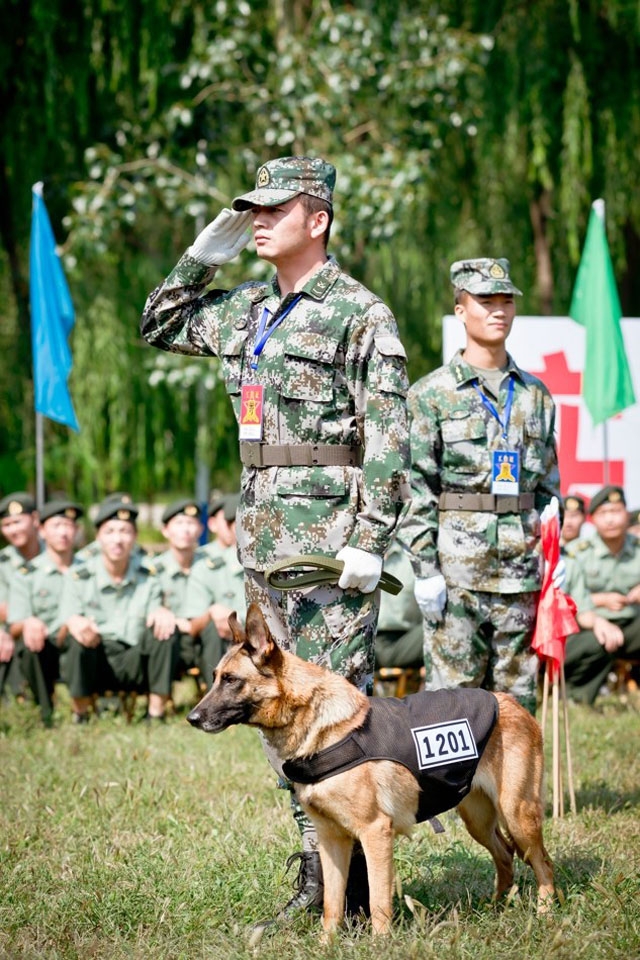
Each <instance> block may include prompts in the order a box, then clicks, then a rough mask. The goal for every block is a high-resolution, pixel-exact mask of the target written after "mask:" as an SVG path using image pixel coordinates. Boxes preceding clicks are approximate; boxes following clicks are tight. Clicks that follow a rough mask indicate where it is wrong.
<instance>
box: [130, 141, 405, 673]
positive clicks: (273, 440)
mask: <svg viewBox="0 0 640 960" xmlns="http://www.w3.org/2000/svg"><path fill="white" fill-rule="evenodd" d="M334 180H335V170H334V169H333V167H331V166H330V165H329V164H326V163H324V162H323V161H319V160H314V159H309V158H285V159H284V160H277V161H272V162H270V163H268V164H265V166H264V167H261V168H260V170H259V171H258V176H257V189H256V191H255V192H254V193H251V194H248V195H246V196H245V197H241V198H236V200H235V201H234V204H233V206H234V208H235V209H247V207H251V205H252V204H254V203H259V204H261V205H263V206H268V205H270V204H276V203H280V202H283V199H284V198H286V197H291V198H292V197H294V196H297V195H298V194H300V193H301V192H303V193H309V194H313V195H315V196H318V197H320V198H324V199H327V198H328V199H329V200H330V198H331V189H332V187H333V182H334ZM256 197H257V198H258V200H256V199H255V198H256ZM215 272H216V267H215V266H207V265H205V264H203V263H202V262H199V261H198V260H196V259H195V258H194V257H193V256H192V255H191V254H190V253H189V252H188V251H187V253H186V254H184V255H183V257H182V259H181V260H180V261H179V263H178V265H177V266H176V267H175V269H174V270H173V271H172V273H171V274H170V275H169V277H168V278H167V279H166V280H165V281H164V283H163V284H161V285H160V286H159V287H158V288H157V289H156V290H155V291H154V292H153V293H152V294H151V295H150V297H149V299H148V301H147V304H146V307H145V310H144V313H143V317H142V324H141V331H142V335H143V337H144V338H145V339H146V340H147V341H148V342H149V343H151V344H153V345H154V346H157V347H160V348H162V349H164V350H170V351H173V352H177V353H186V354H195V355H201V356H217V357H219V358H220V363H221V367H222V373H223V376H224V381H225V385H226V389H227V393H228V395H229V398H230V400H231V403H232V405H233V409H234V413H235V415H236V418H237V420H238V423H239V424H240V425H241V430H242V429H243V427H242V424H246V423H247V419H248V415H247V405H248V404H250V403H253V404H254V405H255V403H258V404H259V406H260V407H261V410H262V416H261V429H262V436H261V438H260V439H255V440H249V439H245V440H242V439H241V444H240V456H241V459H242V461H243V464H244V470H243V474H242V481H241V487H242V489H241V501H240V507H239V511H238V518H237V536H238V548H239V557H240V562H241V563H242V565H243V567H244V568H245V573H246V580H245V584H246V594H247V601H253V600H255V601H256V602H258V603H260V604H261V605H262V607H263V609H264V610H265V613H266V615H267V617H268V619H269V626H270V629H271V630H272V632H273V633H274V635H275V636H276V637H277V639H278V641H279V642H280V643H282V644H284V645H285V646H286V647H287V648H288V649H292V650H294V651H295V652H297V653H298V654H299V655H300V656H302V657H304V658H307V659H312V660H314V661H317V662H322V663H324V664H326V665H327V666H329V667H331V668H332V669H334V670H338V671H339V672H341V673H343V674H344V675H345V676H347V677H348V678H349V679H350V680H352V681H353V682H354V683H356V684H358V685H364V684H366V683H367V682H368V680H369V678H370V677H371V676H372V673H373V665H374V662H373V638H374V633H375V625H376V619H377V612H378V609H377V607H378V601H377V596H376V594H368V595H365V594H361V593H358V592H356V591H350V592H349V593H345V591H343V590H340V589H339V588H337V587H327V586H323V587H318V588H307V589H306V590H304V591H302V590H301V591H290V592H287V593H286V594H283V595H282V596H280V595H277V594H276V593H275V592H274V591H271V590H270V589H269V588H268V587H267V585H266V582H265V579H264V571H265V569H266V568H267V567H268V566H269V565H270V564H271V563H273V562H275V561H277V560H282V559H284V558H287V557H292V556H297V555H300V554H307V553H321V554H325V555H335V553H336V552H337V551H339V550H340V549H341V548H342V547H344V546H345V545H348V546H350V547H354V548H359V549H361V550H365V551H368V552H370V553H374V554H378V555H379V556H382V555H383V554H384V552H385V550H386V548H387V545H388V543H389V539H390V537H391V535H392V533H393V530H394V528H395V526H396V523H397V521H398V518H399V516H400V513H401V510H402V508H403V505H404V504H405V502H406V501H407V500H408V497H409V490H408V466H409V447H408V431H407V421H406V400H405V398H406V392H407V388H408V381H407V375H406V355H405V351H404V348H403V347H402V344H401V343H400V340H399V337H398V330H397V326H396V322H395V319H394V317H393V315H392V314H391V312H390V310H389V309H388V307H386V306H385V304H384V303H383V302H382V301H381V300H380V299H379V298H378V297H376V296H375V295H374V294H373V293H371V292H370V291H369V290H367V289H366V288H365V287H363V286H362V284H360V283H358V282H357V281H355V280H354V279H352V278H351V277H349V276H348V275H347V274H345V273H344V272H343V271H342V270H341V268H340V266H339V265H338V263H336V261H335V260H332V259H331V260H328V261H327V262H326V263H325V264H324V265H323V266H322V267H321V268H320V269H319V270H318V271H317V272H316V273H315V274H314V275H313V276H312V277H311V278H310V279H309V280H307V282H306V283H305V284H304V286H303V288H302V289H301V290H300V291H299V292H297V293H295V294H288V295H287V296H286V297H284V298H283V297H282V295H281V292H280V289H279V287H278V282H277V278H276V277H274V279H273V280H271V281H270V282H261V281H260V282H259V281H250V282H248V283H244V284H242V285H241V286H239V287H236V288H235V289H233V290H230V291H221V290H213V291H208V287H209V286H210V284H211V282H212V281H213V279H214V276H215ZM279 317H283V319H282V322H276V321H278V318H279ZM267 320H269V321H270V326H269V328H265V329H268V330H271V333H270V335H268V339H266V341H265V342H264V345H263V349H262V352H261V353H260V354H259V357H257V356H256V355H255V354H254V349H255V347H256V344H257V343H258V341H259V330H260V328H261V321H264V323H265V324H266V321H267ZM252 363H254V365H255V366H256V369H252ZM256 398H257V400H256ZM254 413H255V409H254ZM249 419H250V418H249ZM245 435H246V433H245ZM241 436H242V434H241Z"/></svg>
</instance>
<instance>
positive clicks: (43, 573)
mask: <svg viewBox="0 0 640 960" xmlns="http://www.w3.org/2000/svg"><path fill="white" fill-rule="evenodd" d="M83 513H84V511H83V509H82V507H81V506H80V505H79V504H77V503H74V502H73V501H71V500H51V501H50V502H49V503H45V505H44V507H43V508H42V510H41V511H40V528H39V529H40V534H41V536H42V539H43V541H44V544H45V550H44V552H43V553H40V554H38V556H36V557H34V558H33V560H27V561H25V562H24V563H23V564H22V566H21V567H19V569H18V571H17V573H16V575H15V578H14V581H13V585H12V589H11V597H10V600H9V617H8V619H9V625H10V630H11V635H12V637H13V638H14V639H15V640H16V642H17V647H16V658H17V660H18V661H19V663H20V668H21V670H22V673H23V676H24V678H25V680H26V681H27V683H28V684H29V687H30V689H31V692H32V694H33V697H34V699H35V702H36V703H37V704H38V706H39V707H40V715H41V717H42V722H43V723H44V724H45V726H50V725H51V723H52V718H53V691H54V686H55V682H56V680H57V679H58V676H59V667H60V662H59V661H60V646H61V644H62V642H63V640H64V630H63V629H60V618H59V607H60V598H61V596H62V588H63V585H64V575H65V573H66V572H67V571H68V570H69V569H70V568H71V567H72V565H73V564H74V555H73V545H74V543H75V538H76V535H77V533H78V520H79V519H80V517H81V516H82V515H83ZM76 562H77V561H76Z"/></svg>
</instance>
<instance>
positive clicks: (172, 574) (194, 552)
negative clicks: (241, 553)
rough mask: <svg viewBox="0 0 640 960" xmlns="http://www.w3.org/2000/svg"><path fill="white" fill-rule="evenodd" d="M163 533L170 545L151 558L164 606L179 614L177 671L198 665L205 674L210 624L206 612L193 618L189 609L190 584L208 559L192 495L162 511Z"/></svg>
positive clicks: (198, 514) (196, 507) (198, 512)
mask: <svg viewBox="0 0 640 960" xmlns="http://www.w3.org/2000/svg"><path fill="white" fill-rule="evenodd" d="M161 519H162V535H163V536H164V538H165V539H166V540H167V542H168V544H169V547H168V549H167V550H165V551H164V553H161V554H159V555H158V556H157V557H154V559H153V560H152V561H151V563H152V565H153V567H154V569H155V571H156V575H157V576H158V577H159V579H160V585H161V587H162V598H163V603H164V606H165V607H167V608H168V609H169V610H171V611H172V613H173V614H174V615H175V617H176V626H177V628H178V631H179V633H180V641H179V649H180V657H179V661H178V672H180V671H182V670H188V669H189V668H191V667H198V668H199V669H200V672H201V673H202V670H203V664H202V657H201V651H202V639H201V636H202V632H203V631H204V630H205V629H206V627H207V625H208V624H209V616H208V614H207V612H206V611H205V612H204V615H203V616H202V617H199V618H195V619H193V620H190V619H189V614H188V613H187V608H186V604H185V601H186V597H187V593H188V585H189V583H190V581H191V579H192V576H193V573H194V570H195V569H196V568H197V567H198V565H202V564H203V563H204V561H205V560H206V559H207V554H206V552H205V549H204V547H200V546H199V545H198V544H199V540H200V537H201V535H202V532H203V526H202V521H201V520H200V505H199V504H198V502H197V501H196V500H194V499H193V498H189V497H186V498H182V499H180V500H174V501H173V502H172V503H170V504H168V505H167V506H166V507H165V509H164V511H163V513H162V518H161Z"/></svg>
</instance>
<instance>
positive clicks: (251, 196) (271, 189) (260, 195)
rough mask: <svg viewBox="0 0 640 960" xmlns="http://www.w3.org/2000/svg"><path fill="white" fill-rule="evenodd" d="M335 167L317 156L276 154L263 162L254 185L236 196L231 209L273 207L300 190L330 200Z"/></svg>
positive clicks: (284, 201)
mask: <svg viewBox="0 0 640 960" xmlns="http://www.w3.org/2000/svg"><path fill="white" fill-rule="evenodd" d="M335 184H336V168H335V167H334V166H333V164H331V163H327V161H326V160H321V159H320V158H319V157H279V158H278V159H277V160H269V161H268V162H267V163H263V165H262V166H261V167H260V169H259V170H258V172H257V174H256V186H255V189H254V190H251V191H250V192H249V193H243V194H242V196H240V197H236V198H235V200H234V201H233V203H232V204H231V206H232V207H233V209H234V210H250V209H251V207H275V206H277V205H278V204H279V203H286V202H287V200H293V198H294V197H297V196H298V194H300V193H308V194H309V195H310V196H312V197H318V198H319V199H320V200H326V201H327V203H332V202H333V188H334V187H335Z"/></svg>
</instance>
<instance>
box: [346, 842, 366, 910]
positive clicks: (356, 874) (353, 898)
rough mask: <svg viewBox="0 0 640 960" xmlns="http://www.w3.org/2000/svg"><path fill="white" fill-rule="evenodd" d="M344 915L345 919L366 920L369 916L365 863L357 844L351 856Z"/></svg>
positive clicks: (360, 848)
mask: <svg viewBox="0 0 640 960" xmlns="http://www.w3.org/2000/svg"><path fill="white" fill-rule="evenodd" d="M344 913H345V917H360V918H362V917H365V918H366V917H370V916H371V910H370V908H369V875H368V874H367V861H366V858H365V855H364V850H363V849H362V847H361V846H360V843H359V842H356V843H355V845H354V847H353V853H352V854H351V863H350V864H349V876H348V877H347V892H346V896H345V905H344Z"/></svg>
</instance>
